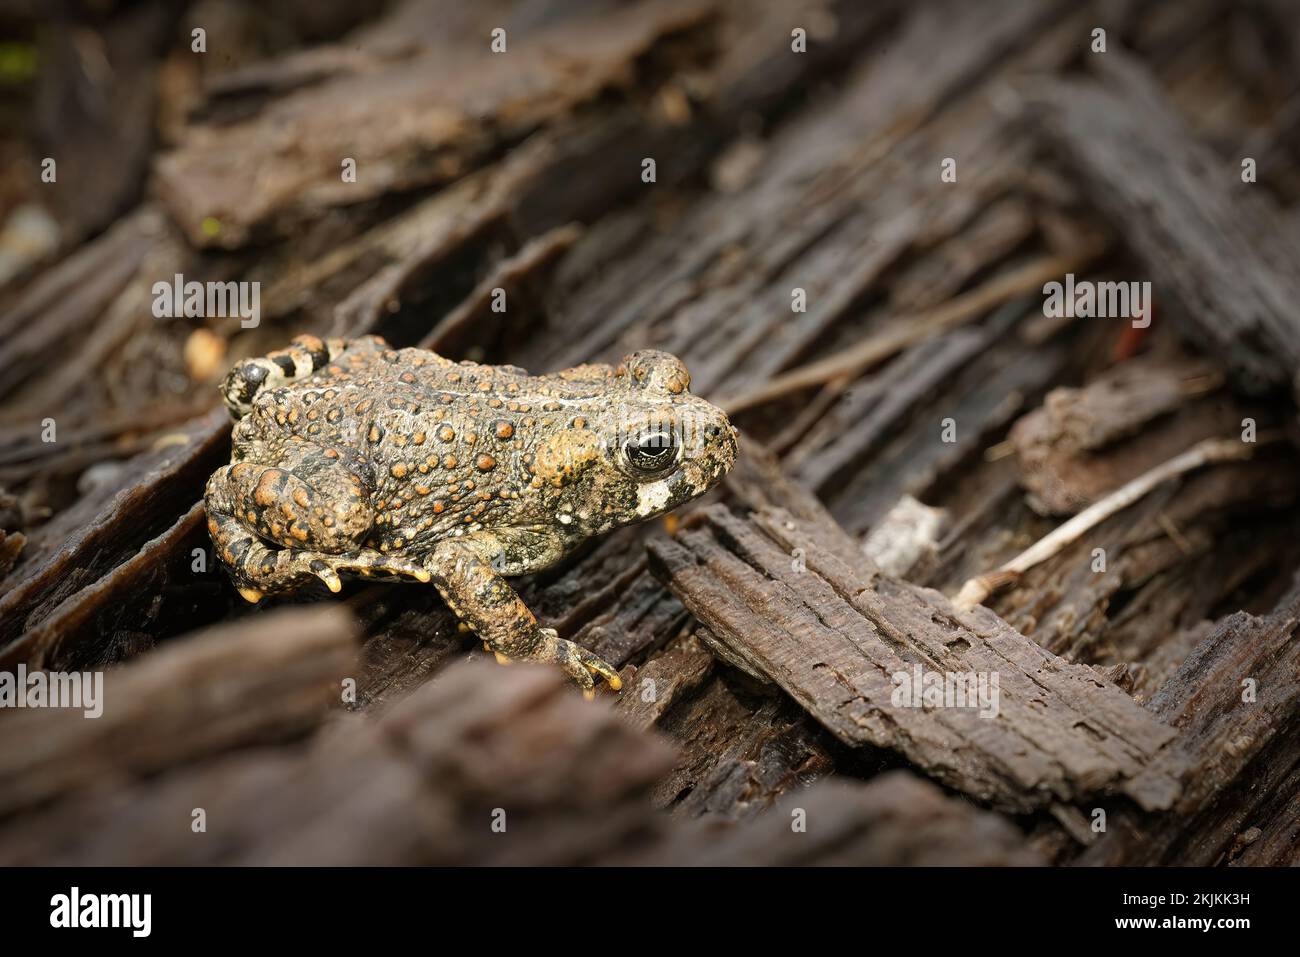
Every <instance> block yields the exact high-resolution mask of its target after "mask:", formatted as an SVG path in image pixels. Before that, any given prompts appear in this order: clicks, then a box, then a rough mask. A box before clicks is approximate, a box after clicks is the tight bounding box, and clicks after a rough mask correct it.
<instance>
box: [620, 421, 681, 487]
mask: <svg viewBox="0 0 1300 957" xmlns="http://www.w3.org/2000/svg"><path fill="white" fill-rule="evenodd" d="M680 452H681V445H680V444H679V443H678V441H677V436H676V435H675V434H674V433H673V432H671V431H669V430H667V429H647V430H646V431H644V432H642V433H641V434H640V435H636V436H633V437H632V438H631V439H628V441H627V442H626V443H625V444H624V445H623V454H624V456H626V457H627V464H628V465H630V466H631V467H632V470H633V471H634V472H637V473H638V474H640V475H647V476H649V475H662V474H663V473H665V472H667V471H669V470H671V469H672V468H673V467H674V466H676V465H677V456H678V454H679V453H680Z"/></svg>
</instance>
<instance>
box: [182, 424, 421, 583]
mask: <svg viewBox="0 0 1300 957" xmlns="http://www.w3.org/2000/svg"><path fill="white" fill-rule="evenodd" d="M249 451H250V452H252V453H253V454H256V452H257V451H258V450H256V449H252V450H249ZM262 451H264V452H266V453H267V454H268V455H270V456H272V457H273V458H274V459H275V461H277V462H278V463H280V464H278V465H259V464H257V463H256V462H254V461H248V460H246V461H241V462H236V463H234V464H232V465H228V466H226V467H225V468H222V469H219V470H217V472H215V473H214V474H213V476H212V478H211V479H210V480H209V481H208V487H207V492H206V494H205V505H206V508H207V512H208V530H209V532H211V534H212V540H213V542H214V543H215V544H216V546H217V550H218V552H219V554H220V556H221V558H222V559H223V560H224V561H225V563H226V564H227V565H228V566H229V567H230V570H231V574H232V576H233V577H234V579H235V583H236V585H238V586H239V589H240V593H241V594H243V595H244V597H245V598H248V599H249V600H251V601H256V600H258V599H259V598H261V596H262V595H263V594H264V593H267V592H278V591H290V590H292V589H294V588H297V587H299V586H300V585H303V584H305V583H307V582H309V581H311V579H312V578H318V579H320V580H321V581H323V582H324V583H325V584H326V585H327V586H328V587H329V588H330V590H331V591H338V590H339V589H340V588H341V587H342V583H341V581H340V579H339V574H340V573H347V574H355V575H359V576H363V577H364V576H370V577H376V578H378V577H390V576H391V577H406V576H409V577H412V578H415V579H417V580H419V581H428V580H429V574H428V572H426V571H425V570H424V569H423V568H422V567H421V566H420V565H419V564H418V563H415V562H410V561H406V560H405V559H402V558H393V557H389V556H387V555H383V554H381V553H379V552H377V551H375V550H374V549H368V548H363V547H362V544H361V543H362V542H363V541H364V540H365V538H366V536H367V535H368V534H369V533H370V529H371V524H372V521H373V517H374V510H373V509H372V508H371V506H370V503H369V495H368V490H367V487H366V485H365V482H364V481H363V480H362V478H361V477H359V476H358V475H357V474H356V472H354V471H353V470H352V469H351V468H349V467H348V466H346V465H344V464H343V463H342V459H341V457H340V456H339V455H338V453H337V452H334V451H333V450H331V449H325V448H321V447H319V446H314V445H310V444H307V443H301V444H297V443H295V444H293V445H291V446H290V447H289V448H287V449H285V448H278V449H274V450H262Z"/></svg>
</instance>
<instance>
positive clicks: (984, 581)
mask: <svg viewBox="0 0 1300 957" xmlns="http://www.w3.org/2000/svg"><path fill="white" fill-rule="evenodd" d="M1280 438H1281V435H1280V434H1279V435H1269V436H1264V435H1261V436H1260V437H1259V441H1258V442H1254V443H1251V442H1242V441H1241V440H1239V439H1205V440H1204V441H1201V442H1198V443H1196V444H1195V445H1193V446H1192V447H1191V448H1190V449H1188V450H1187V451H1186V452H1183V453H1182V454H1181V455H1176V456H1174V457H1173V458H1172V459H1169V460H1168V461H1165V462H1162V463H1160V464H1159V465H1157V466H1156V467H1155V468H1153V469H1150V470H1149V471H1146V472H1143V473H1142V474H1141V475H1139V476H1138V477H1137V478H1135V479H1133V480H1132V481H1131V482H1128V483H1127V484H1125V485H1123V486H1121V487H1120V488H1118V489H1116V490H1115V491H1114V492H1111V493H1110V494H1109V495H1107V496H1106V497H1105V498H1103V499H1099V500H1098V501H1096V502H1094V503H1093V504H1092V505H1090V506H1088V507H1087V508H1085V509H1084V510H1083V511H1082V512H1080V513H1079V514H1078V515H1076V516H1074V518H1072V519H1070V520H1069V521H1068V522H1066V523H1065V524H1064V525H1060V526H1058V527H1057V528H1056V529H1055V530H1053V531H1052V532H1051V533H1049V534H1048V535H1045V536H1043V537H1042V538H1040V539H1039V540H1038V541H1037V542H1035V543H1034V544H1033V545H1031V546H1029V548H1027V549H1025V550H1024V551H1023V552H1021V553H1020V554H1019V555H1017V556H1016V557H1015V558H1013V559H1011V561H1009V562H1007V563H1006V564H1005V565H1003V566H1001V567H1000V568H997V569H995V570H994V571H991V572H986V573H985V574H983V575H977V576H976V577H975V578H971V579H969V580H968V581H967V582H966V584H964V585H962V586H961V590H960V591H959V592H957V597H956V598H954V599H953V604H955V605H956V606H957V607H958V608H963V609H964V608H971V607H974V606H975V605H981V604H983V603H984V602H985V601H986V600H987V599H988V598H990V597H991V596H992V595H994V594H995V593H996V592H998V591H999V590H1000V589H1002V588H1005V587H1006V586H1007V585H1009V584H1011V582H1013V581H1015V580H1016V579H1017V578H1019V577H1020V576H1021V575H1023V574H1024V573H1025V572H1027V571H1028V570H1029V569H1031V568H1033V567H1034V566H1035V565H1037V564H1039V563H1040V562H1044V561H1046V560H1047V559H1049V558H1051V557H1052V556H1053V555H1056V554H1057V553H1058V552H1060V551H1061V549H1063V548H1065V547H1066V546H1067V545H1069V544H1071V543H1072V542H1074V541H1075V540H1076V539H1078V538H1079V536H1081V535H1083V534H1084V533H1085V532H1087V531H1088V530H1089V529H1091V528H1092V527H1094V526H1096V525H1099V524H1101V523H1102V522H1104V521H1105V520H1106V519H1108V518H1110V517H1111V516H1112V515H1114V514H1115V513H1116V512H1119V511H1122V510H1123V509H1126V508H1128V507H1129V506H1130V505H1132V504H1133V503H1134V502H1136V501H1137V500H1138V499H1140V498H1142V497H1143V496H1144V495H1147V494H1148V493H1149V492H1151V491H1152V490H1153V489H1155V488H1156V487H1158V486H1159V485H1162V484H1163V483H1165V482H1167V481H1169V480H1170V479H1172V478H1177V477H1178V476H1180V475H1182V474H1184V473H1185V472H1190V471H1192V470H1193V469H1198V468H1201V467H1202V466H1205V465H1212V464H1214V463H1216V462H1232V461H1239V460H1241V459H1248V458H1250V456H1251V455H1253V454H1254V452H1255V449H1256V448H1257V447H1258V446H1260V445H1267V444H1268V443H1270V442H1275V441H1277V440H1278V439H1280Z"/></svg>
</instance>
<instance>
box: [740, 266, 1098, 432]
mask: <svg viewBox="0 0 1300 957" xmlns="http://www.w3.org/2000/svg"><path fill="white" fill-rule="evenodd" d="M1097 252H1098V250H1097V248H1096V247H1090V248H1088V249H1086V250H1084V251H1082V252H1077V253H1072V254H1069V255H1063V256H1043V257H1040V258H1039V259H1035V260H1033V261H1032V262H1028V263H1026V264H1025V265H1023V266H1021V267H1020V268H1018V269H1014V270H1012V271H1011V272H1009V273H1006V274H1004V275H1001V276H997V277H995V278H993V279H990V280H989V281H988V282H986V283H985V284H984V285H982V286H980V287H979V288H978V289H972V290H971V291H970V292H967V293H963V294H962V295H960V296H957V297H956V298H954V299H951V300H949V301H948V302H945V303H944V304H943V305H942V306H938V307H936V308H934V309H931V310H928V311H927V312H923V313H921V314H920V315H917V316H912V317H909V318H903V319H898V320H896V321H895V322H894V323H893V324H891V325H890V326H889V328H887V329H883V330H881V331H880V332H878V333H877V334H876V335H874V336H871V337H870V338H868V339H864V340H863V341H862V342H859V343H857V344H856V345H854V346H851V347H849V348H848V349H845V350H844V351H843V352H840V353H839V354H837V355H834V356H831V357H829V358H827V359H823V360H821V361H819V362H812V363H809V364H808V365H806V366H800V367H799V368H797V369H792V370H790V371H789V372H787V373H785V374H783V375H779V376H777V377H776V378H774V379H771V380H769V381H768V382H766V383H764V384H763V385H761V386H759V387H758V388H757V389H754V390H753V391H750V392H745V393H742V394H740V395H734V396H729V397H726V398H723V399H720V400H717V404H718V405H720V406H721V407H722V408H723V409H724V410H725V411H726V412H728V413H729V414H732V415H734V414H735V413H737V412H740V411H742V410H744V409H750V408H753V407H754V406H756V405H762V404H764V403H765V402H771V401H773V400H774V399H781V398H784V397H785V396H787V395H790V394H791V393H794V392H799V391H802V390H803V389H808V388H811V387H813V386H818V385H824V384H826V383H827V382H831V381H834V380H835V379H839V378H845V377H847V378H848V379H850V380H852V379H854V378H856V377H857V376H859V375H861V374H862V373H863V372H865V371H866V370H867V369H869V368H871V367H872V366H873V365H876V364H877V363H880V362H883V361H884V360H886V359H888V358H889V357H890V356H892V355H894V354H895V353H897V352H901V351H902V350H903V349H906V348H907V347H908V346H910V345H914V344H916V343H918V342H921V341H922V340H924V339H927V338H929V337H930V336H932V335H934V334H936V333H939V332H946V331H947V330H948V329H952V328H954V327H956V326H959V325H961V324H962V323H965V322H971V321H972V320H975V319H978V318H980V316H983V315H985V314H986V313H988V311H989V310H990V309H993V308H994V307H995V306H999V305H1001V304H1002V303H1004V302H1006V301H1008V300H1010V299H1014V298H1015V297H1016V296H1023V295H1025V294H1026V293H1030V292H1034V291H1037V290H1039V289H1040V288H1041V287H1042V285H1043V283H1045V282H1048V281H1050V280H1052V279H1055V278H1057V277H1059V276H1062V275H1064V274H1065V273H1067V272H1073V271H1074V270H1076V269H1079V268H1081V267H1083V266H1084V265H1086V264H1087V263H1088V261H1089V260H1091V259H1092V258H1093V257H1094V256H1095V255H1096V254H1097Z"/></svg>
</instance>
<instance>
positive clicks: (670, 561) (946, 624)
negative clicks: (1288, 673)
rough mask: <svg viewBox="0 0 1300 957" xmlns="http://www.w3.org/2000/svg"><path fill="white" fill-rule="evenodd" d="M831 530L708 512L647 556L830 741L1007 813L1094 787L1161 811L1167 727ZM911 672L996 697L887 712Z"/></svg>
mask: <svg viewBox="0 0 1300 957" xmlns="http://www.w3.org/2000/svg"><path fill="white" fill-rule="evenodd" d="M839 534H841V533H840V532H839V531H838V529H836V528H835V527H834V526H826V525H822V526H820V527H816V526H811V527H810V526H808V525H806V524H804V523H800V522H798V521H796V520H795V519H794V517H793V516H791V515H789V514H788V513H783V512H780V511H763V512H758V513H755V514H754V515H753V516H752V517H751V518H750V519H749V520H744V519H740V518H737V517H736V516H734V515H733V514H731V513H730V511H728V510H726V509H725V508H722V507H714V508H711V509H708V510H706V511H705V512H704V513H703V514H702V516H701V520H700V521H699V523H698V524H697V525H696V526H695V527H692V528H689V529H687V530H684V531H683V532H682V533H681V534H680V535H679V536H678V537H677V539H676V541H673V542H654V543H652V544H651V546H650V553H651V555H652V557H653V558H654V561H655V568H656V571H657V572H659V574H661V575H662V577H663V578H664V579H665V581H666V582H667V583H668V584H669V585H670V587H672V588H673V590H674V592H675V593H676V594H677V595H678V597H679V598H681V599H682V601H683V603H684V604H685V605H686V607H687V608H688V609H689V610H690V611H691V613H692V614H694V615H695V616H696V617H698V618H699V619H700V620H701V621H702V622H704V623H705V624H706V625H707V626H708V627H709V628H710V629H711V630H712V631H713V632H714V634H716V635H717V636H718V637H719V638H721V639H722V640H724V641H726V642H727V644H728V646H729V647H730V649H731V650H732V651H733V652H734V653H735V654H737V655H738V656H740V657H741V658H742V659H744V661H745V662H746V663H747V664H748V665H749V666H750V667H751V668H753V669H754V670H757V671H759V672H761V673H763V674H766V675H768V676H769V677H770V678H772V680H773V681H775V682H776V683H777V684H779V685H780V686H781V687H782V688H783V689H784V690H785V691H786V692H787V693H789V694H790V695H791V696H792V697H793V698H794V699H795V700H796V701H798V702H799V703H800V705H801V706H803V707H804V708H805V709H806V710H807V711H808V712H809V713H811V714H812V715H813V716H814V717H816V718H817V720H818V721H820V722H821V723H822V724H823V725H825V726H826V727H827V728H828V729H829V730H830V731H832V732H833V733H834V734H835V735H836V737H838V738H839V739H840V740H841V741H843V742H845V743H846V744H850V745H860V744H872V745H875V746H878V747H887V748H892V749H896V750H898V751H901V752H902V753H903V754H904V755H906V756H907V758H908V759H909V760H910V761H911V762H913V763H914V764H916V765H918V766H920V767H922V768H924V769H926V770H927V772H929V773H931V774H932V775H934V776H935V777H936V778H938V779H939V780H942V781H943V782H944V783H945V784H948V785H949V786H951V787H954V788H956V789H957V790H960V791H963V792H965V793H967V794H970V795H971V796H973V797H975V798H978V799H979V800H982V801H988V802H991V803H992V804H994V805H996V806H998V807H1003V808H1006V809H1008V810H1015V811H1028V810H1031V809H1033V808H1034V807H1036V806H1041V805H1042V804H1045V803H1051V802H1054V801H1071V800H1075V799H1077V798H1080V797H1083V796H1084V795H1091V794H1097V793H1104V792H1107V791H1116V792H1122V793H1124V794H1126V795H1128V796H1129V797H1131V798H1132V799H1133V800H1135V801H1136V802H1137V803H1138V804H1139V805H1141V806H1143V807H1145V808H1147V809H1150V810H1158V809H1164V808H1168V807H1169V806H1170V805H1171V803H1172V802H1173V801H1174V799H1175V798H1176V797H1177V795H1178V793H1179V784H1178V780H1179V777H1180V775H1181V770H1179V767H1180V766H1179V763H1178V761H1177V759H1176V758H1173V759H1171V767H1169V768H1162V769H1160V770H1159V771H1155V770H1154V767H1155V766H1156V765H1157V764H1158V761H1157V758H1158V757H1159V758H1162V759H1163V757H1164V754H1163V753H1162V752H1164V751H1165V747H1166V745H1168V744H1169V742H1170V741H1171V740H1172V739H1173V738H1174V736H1175V732H1174V731H1173V729H1172V728H1169V727H1166V726H1163V725H1161V724H1160V722H1158V721H1157V720H1155V719H1154V718H1153V717H1152V716H1151V715H1150V714H1148V713H1146V712H1144V711H1143V710H1142V708H1140V707H1139V706H1138V705H1137V704H1136V703H1134V702H1133V700H1132V699H1131V698H1130V697H1128V695H1126V694H1124V693H1123V692H1122V691H1120V690H1119V689H1118V688H1116V687H1115V686H1114V685H1111V684H1109V683H1107V682H1105V681H1103V680H1101V679H1100V678H1099V677H1098V676H1097V674H1096V673H1095V672H1094V671H1093V670H1092V669H1090V668H1087V667H1085V666H1082V665H1075V664H1070V663H1068V662H1065V661H1062V660H1061V659H1058V658H1056V657H1054V656H1052V655H1051V654H1049V653H1047V652H1045V651H1044V650H1043V649H1042V648H1040V647H1039V646H1038V645H1036V644H1034V643H1033V642H1032V641H1029V640H1028V639H1026V638H1024V637H1023V636H1021V635H1019V634H1017V633H1016V632H1014V631H1013V630H1012V629H1011V628H1009V627H1007V625H1006V624H1005V623H1003V622H1002V621H1001V620H1000V619H998V618H997V616H995V615H994V614H992V613H991V612H988V611H987V610H984V609H972V610H970V611H967V612H960V611H958V610H957V609H956V608H955V607H953V606H952V605H951V604H950V603H949V602H948V601H947V600H946V599H945V598H943V596H941V595H939V594H937V593H935V592H932V591H927V590H925V589H920V588H917V587H915V586H911V585H908V584H906V583H903V582H897V581H892V580H890V579H889V578H888V577H886V576H884V575H882V574H880V573H879V572H878V571H876V570H875V569H873V568H871V567H870V566H869V562H868V561H867V560H866V559H865V557H864V558H862V559H861V560H859V561H858V562H857V563H855V564H853V565H850V564H848V563H846V562H844V561H843V560H842V559H841V558H840V557H838V556H837V555H836V554H835V548H834V547H833V546H832V547H825V546H823V544H822V542H823V540H825V539H828V538H831V537H833V536H835V535H839ZM922 670H923V671H925V672H933V673H938V674H939V675H940V676H942V675H945V674H952V675H963V676H965V675H972V676H974V675H982V676H984V677H985V678H990V677H991V676H994V675H996V676H997V677H996V679H994V680H997V681H998V683H999V688H998V692H997V697H996V699H994V698H988V699H985V698H982V697H981V698H978V699H975V686H974V684H972V685H971V686H970V689H969V692H966V691H963V695H962V698H961V700H960V701H959V702H958V704H957V706H956V707H954V706H952V703H951V702H949V706H948V707H941V706H933V705H932V706H931V707H925V706H913V704H912V700H913V698H912V694H915V693H917V692H919V691H920V688H919V687H918V688H917V689H916V692H912V694H909V696H908V698H907V700H906V701H904V702H903V703H901V704H900V703H899V701H900V699H898V697H897V696H896V694H895V689H896V688H898V687H899V684H900V683H899V682H898V681H896V680H895V677H894V676H895V675H897V674H900V673H901V674H903V675H905V676H906V678H907V681H908V682H910V681H911V679H912V675H913V672H914V671H916V672H918V673H919V672H921V671H922ZM918 677H919V674H918ZM907 687H908V688H909V690H910V688H911V685H910V684H909V685H908V686H907ZM967 693H969V694H970V695H971V698H972V699H973V700H970V701H969V702H968V701H967V698H966V694H967ZM949 697H951V695H950V696H949ZM940 703H942V699H940Z"/></svg>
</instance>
